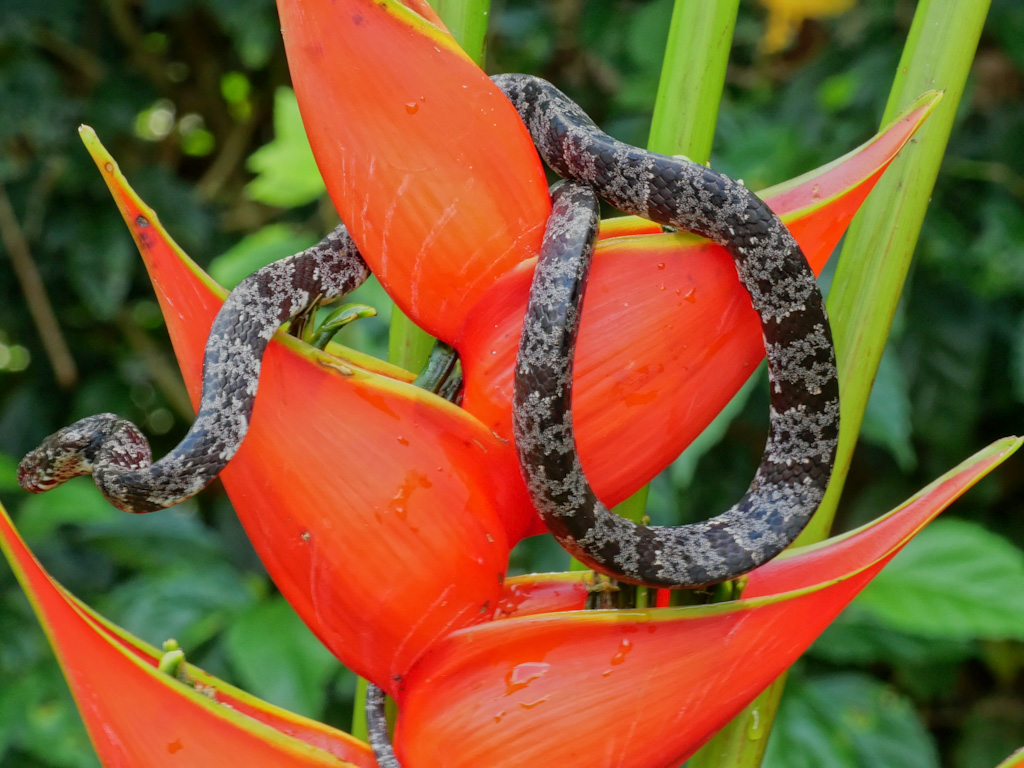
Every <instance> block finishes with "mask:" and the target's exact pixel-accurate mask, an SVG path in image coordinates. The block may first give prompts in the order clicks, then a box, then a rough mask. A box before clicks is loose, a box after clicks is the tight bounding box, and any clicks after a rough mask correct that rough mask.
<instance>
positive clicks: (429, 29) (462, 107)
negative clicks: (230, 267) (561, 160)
mask: <svg viewBox="0 0 1024 768" xmlns="http://www.w3.org/2000/svg"><path fill="white" fill-rule="evenodd" d="M278 12H279V14H280V16H281V28H282V32H283V33H284V43H285V49H286V50H287V53H288V63H289V67H290V69H291V73H292V83H293V85H294V86H295V94H296V96H297V97H298V99H299V106H300V108H301V110H302V118H303V123H304V125H305V127H306V132H307V134H308V135H309V140H310V144H311V146H312V147H313V152H314V154H315V155H316V158H317V162H318V163H319V165H320V168H321V171H322V173H323V176H324V181H325V182H326V183H327V189H328V191H329V192H330V195H331V199H332V200H333V201H334V205H335V207H336V208H337V210H338V213H339V214H340V215H341V218H342V220H343V221H345V222H346V224H348V226H349V229H350V231H351V233H352V236H353V238H354V239H355V241H356V243H357V244H358V245H359V249H360V251H361V252H362V253H363V254H364V255H365V257H366V260H367V263H369V265H370V268H371V269H372V270H373V273H374V274H375V275H377V277H378V278H379V279H380V280H381V282H382V283H383V284H384V285H385V286H386V287H387V289H388V292H389V293H390V294H391V297H392V298H393V299H394V300H395V301H396V302H397V303H398V305H399V306H400V307H401V308H402V309H403V310H405V311H406V312H408V313H409V314H410V315H411V316H412V317H413V318H414V319H415V320H416V321H417V322H418V323H420V325H422V326H423V327H424V328H426V329H427V330H428V331H430V332H431V333H433V334H434V335H436V336H440V337H442V338H445V339H451V338H453V337H454V335H455V333H456V331H457V329H458V327H459V324H460V322H461V320H462V318H463V317H464V316H465V314H466V312H467V311H468V310H469V308H470V307H472V306H473V305H474V304H475V303H476V302H477V301H479V299H480V296H481V295H482V294H483V293H484V292H485V291H486V290H487V289H488V288H489V287H490V286H491V284H492V283H493V282H494V280H496V279H497V278H498V277H499V276H500V275H502V274H504V273H505V272H507V271H508V270H509V269H510V268H511V267H512V266H514V265H515V264H517V263H519V262H520V261H523V260H524V259H528V258H530V257H531V256H533V255H535V254H536V252H537V249H538V247H539V246H540V240H541V236H542V235H543V232H544V222H545V220H546V219H547V216H548V213H549V211H550V209H551V203H550V200H549V199H548V193H547V182H546V181H545V177H544V172H543V169H542V168H541V164H540V160H539V159H538V157H537V153H536V152H535V151H534V149H533V144H532V143H531V142H530V137H529V136H528V135H527V133H526V129H525V128H524V127H523V125H522V123H521V122H520V120H519V117H518V115H517V114H516V112H515V110H514V109H513V108H512V105H511V104H509V103H508V101H507V100H506V99H505V97H504V96H502V94H501V92H500V91H499V90H498V89H497V88H496V87H495V86H494V84H493V83H491V81H490V80H489V79H488V78H487V76H486V75H485V74H484V73H483V72H482V71H481V70H480V68H479V67H477V66H476V65H475V64H473V62H472V61H470V59H469V58H468V57H467V56H466V54H465V53H463V52H462V50H461V49H460V48H459V47H458V46H457V45H456V44H455V41H454V40H453V39H452V38H451V36H450V35H448V34H447V33H445V32H443V31H442V30H440V29H438V28H437V27H436V26H434V25H433V24H430V23H429V22H427V21H425V20H424V19H423V18H421V17H420V16H418V15H417V14H415V13H413V12H412V11H410V10H409V9H408V8H406V7H404V6H403V5H401V4H400V3H397V2H394V0H384V1H383V2H381V1H380V0H295V1H294V2H291V1H288V0H282V1H281V2H279V3H278Z"/></svg>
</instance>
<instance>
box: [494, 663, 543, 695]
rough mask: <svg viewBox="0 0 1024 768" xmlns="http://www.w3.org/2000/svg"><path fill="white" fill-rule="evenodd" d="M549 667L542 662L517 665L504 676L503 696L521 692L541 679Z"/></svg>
mask: <svg viewBox="0 0 1024 768" xmlns="http://www.w3.org/2000/svg"><path fill="white" fill-rule="evenodd" d="M550 667H551V665H550V664H546V663H544V662H543V661H526V662H523V663H522V664H517V665H516V666H514V667H512V669H510V670H509V672H508V674H507V675H505V694H506V695H508V696H510V695H512V694H513V693H515V692H516V691H521V690H522V689H523V688H525V687H526V686H528V685H529V684H530V683H532V682H533V681H534V680H536V679H537V678H540V677H543V676H544V674H545V673H546V672H547V671H548V669H550Z"/></svg>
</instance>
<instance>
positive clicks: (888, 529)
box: [396, 438, 1022, 768]
mask: <svg viewBox="0 0 1024 768" xmlns="http://www.w3.org/2000/svg"><path fill="white" fill-rule="evenodd" d="M1021 442H1022V440H1021V439H1010V438H1007V439H1004V440H1001V441H999V442H996V443H994V444H993V445H991V446H990V447H989V448H987V449H985V450H983V451H981V452H979V453H978V454H976V455H975V456H973V457H972V458H970V459H968V460H967V461H965V462H964V463H963V464H961V465H960V466H959V467H957V468H956V469H954V470H952V471H951V472H949V473H947V474H946V475H944V476H943V477H942V478H940V479H939V480H937V481H935V482H934V483H932V484H931V485H930V486H928V488H926V489H924V490H923V491H921V492H920V493H919V494H917V495H916V496H915V497H913V498H912V499H910V500H909V501H908V502H907V503H905V504H904V505H903V506H901V507H900V508H898V509H897V510H895V511H893V512H891V513H889V514H888V515H886V516H884V517H882V518H881V519H879V520H877V521H876V522H874V523H872V524H871V525H868V526H865V527H864V528H861V529H859V530H858V531H854V532H852V533H850V534H847V535H845V536H841V537H838V538H836V539H833V540H830V541H828V542H824V543H822V544H819V545H815V546H811V547H806V548H802V549H799V550H796V551H793V552H791V553H789V554H788V555H787V556H786V557H784V558H779V559H777V560H775V561H773V562H771V563H768V564H767V565H765V566H763V567H761V568H759V569H757V570H756V571H754V572H752V573H751V574H750V581H749V584H748V586H747V589H746V591H745V593H744V596H743V598H742V599H741V600H737V601H734V602H730V603H720V604H716V605H709V606H700V607H686V608H662V609H651V610H635V611H577V612H573V613H560V614H559V613H556V614H541V615H529V616H523V617H522V618H510V619H507V620H504V621H495V622H491V623H490V624H485V625H479V626H476V627H471V628H468V629H464V630H460V631H458V632H454V633H453V634H452V635H451V636H449V637H448V638H447V639H446V640H444V641H443V642H441V643H439V644H437V645H436V646H434V648H432V649H431V650H429V651H428V652H427V653H426V654H425V655H424V656H423V658H422V659H421V660H420V661H419V663H417V664H416V666H415V667H414V668H413V669H412V670H411V672H410V673H409V674H408V675H407V677H406V680H405V685H404V689H403V691H402V692H401V693H400V695H399V705H400V714H399V720H398V730H397V733H396V746H397V747H398V750H399V756H400V757H401V759H402V760H403V764H404V765H405V766H406V768H428V766H429V768H442V767H443V768H456V767H458V766H483V765H486V766H488V768H502V767H503V766H522V765H558V766H587V768H601V766H615V768H670V767H672V766H677V765H679V764H680V763H681V762H683V761H684V760H686V759H687V758H688V757H689V756H690V755H691V754H692V753H693V752H694V751H695V750H696V749H697V748H698V747H699V746H700V745H701V744H702V743H703V742H704V741H706V740H707V739H708V738H709V737H710V736H711V735H712V734H714V733H715V732H716V731H717V730H718V729H719V728H721V727H722V726H723V725H724V724H725V723H727V722H728V721H729V720H730V719H731V718H732V717H733V716H735V715H736V713H738V712H739V711H740V710H741V709H742V708H743V707H744V706H746V705H747V704H748V703H749V702H750V701H752V700H753V699H754V697H755V696H757V694H758V693H760V692H761V691H762V690H763V689H764V688H765V686H767V685H768V684H769V683H770V682H771V681H772V680H773V679H775V677H777V676H778V675H779V674H780V673H782V672H783V671H784V670H785V669H786V668H787V667H788V666H789V665H790V664H792V663H793V661H794V660H796V658H797V657H798V656H799V655H800V654H801V653H802V652H803V651H804V650H805V649H806V648H807V646H809V645H810V644H811V642H812V641H813V640H814V639H815V638H816V637H817V636H818V634H820V632H821V631H822V630H823V629H824V628H825V627H826V626H827V625H828V624H829V623H830V622H831V621H832V620H833V619H834V618H835V617H836V615H838V613H839V612H840V611H841V610H842V609H843V607H845V606H846V604H847V603H848V602H849V601H850V600H852V599H853V597H854V596H855V595H856V594H857V593H858V592H859V591H860V590H861V589H862V588H863V587H864V585H866V584H867V583H868V581H870V580H871V578H872V577H874V575H875V574H876V573H878V571H879V570H881V569H882V567H883V566H884V565H885V564H886V563H887V562H888V561H889V560H890V559H891V558H892V557H893V556H894V555H895V554H896V552H898V551H899V550H900V549H901V548H902V547H903V545H904V544H906V543H907V541H909V540H910V538H912V537H913V536H914V534H916V533H917V532H918V531H919V530H920V529H921V528H923V527H924V526H925V525H926V524H927V523H928V521H930V520H931V519H932V518H933V517H934V516H935V515H937V514H938V513H939V512H940V511H942V510H943V509H944V508H945V507H946V506H947V505H949V504H950V503H951V502H952V501H953V500H954V499H956V498H957V497H958V496H960V494H962V493H963V492H964V491H966V490H967V489H968V488H969V487H970V486H971V485H973V484H974V483H975V482H976V481H977V480H978V479H980V478H981V477H983V476H984V475H985V474H987V473H988V472H989V471H991V470H992V469H993V468H994V467H996V466H997V465H998V464H1000V463H1001V462H1002V461H1003V460H1005V459H1006V458H1007V457H1008V456H1009V455H1010V454H1012V453H1013V452H1014V451H1015V450H1016V449H1017V448H1019V447H1020V445H1021ZM575 579H576V585H575V586H570V585H568V584H566V583H565V581H564V580H563V579H562V578H545V577H543V576H541V577H534V578H533V579H530V578H527V579H524V580H522V581H521V582H520V584H519V588H520V590H521V593H520V594H519V595H518V598H517V600H518V612H519V614H520V615H522V614H524V613H526V612H528V611H530V610H532V609H533V608H537V607H540V608H541V610H545V611H548V610H551V609H553V608H556V607H559V608H561V609H563V610H565V609H569V610H571V609H575V608H579V607H581V606H582V599H583V596H584V589H583V586H582V582H580V581H579V576H578V575H576V577H575ZM531 580H533V581H535V582H536V584H535V585H534V586H533V588H531V587H530V585H529V581H531ZM523 582H526V583H523ZM524 593H526V594H524ZM537 601H541V602H537ZM453 744H457V745H459V746H458V749H451V748H446V745H453ZM641 744H642V747H641V746H640V745H641Z"/></svg>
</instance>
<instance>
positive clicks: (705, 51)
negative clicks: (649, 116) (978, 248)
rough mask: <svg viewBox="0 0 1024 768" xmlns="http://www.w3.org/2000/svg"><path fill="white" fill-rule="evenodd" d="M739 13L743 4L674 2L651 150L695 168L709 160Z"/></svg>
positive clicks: (730, 0) (726, 0)
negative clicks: (681, 157)
mask: <svg viewBox="0 0 1024 768" xmlns="http://www.w3.org/2000/svg"><path fill="white" fill-rule="evenodd" d="M738 9H739V0H721V1H720V2H713V3H707V2H701V3H695V2H692V0H690V1H689V2H687V0H676V4H675V7H674V8H673V10H672V22H671V24H670V26H669V31H668V46H667V47H666V49H665V60H664V62H663V63H662V66H661V80H660V81H659V82H658V98H657V101H656V102H655V104H654V118H653V120H652V121H651V134H650V138H649V139H648V141H647V148H648V149H651V150H653V151H655V152H661V153H662V154H665V155H686V156H687V157H688V158H690V159H691V160H693V161H694V162H697V163H707V162H708V160H709V159H710V158H711V143H712V141H713V140H714V137H715V122H716V121H717V119H718V105H719V103H720V102H721V100H722V88H723V86H724V85H725V70H726V67H727V66H728V63H729V50H730V49H731V47H732V35H733V30H734V29H735V27H736V13H737V10H738Z"/></svg>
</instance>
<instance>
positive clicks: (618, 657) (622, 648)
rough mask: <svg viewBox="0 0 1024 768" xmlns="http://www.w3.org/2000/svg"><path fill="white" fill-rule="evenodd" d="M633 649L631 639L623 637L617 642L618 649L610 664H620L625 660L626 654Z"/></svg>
mask: <svg viewBox="0 0 1024 768" xmlns="http://www.w3.org/2000/svg"><path fill="white" fill-rule="evenodd" d="M632 650H633V641H632V640H629V639H626V638H623V640H622V642H621V643H619V650H617V651H616V652H615V655H614V656H612V658H611V664H612V665H613V666H615V665H618V664H621V663H622V662H624V661H625V660H626V656H627V655H628V654H629V652H630V651H632Z"/></svg>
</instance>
